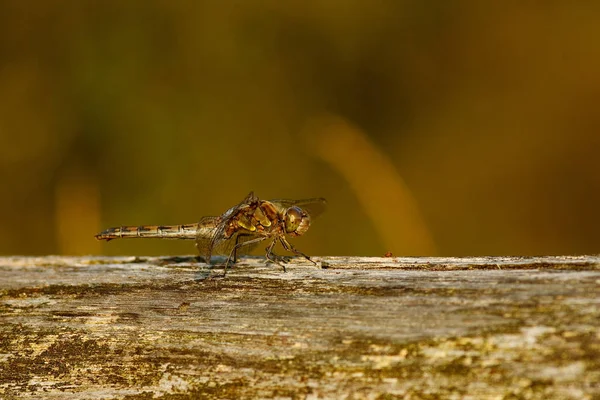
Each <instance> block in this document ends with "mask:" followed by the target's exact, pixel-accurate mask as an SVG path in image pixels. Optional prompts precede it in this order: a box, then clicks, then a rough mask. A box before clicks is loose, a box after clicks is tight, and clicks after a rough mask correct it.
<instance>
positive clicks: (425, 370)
mask: <svg viewBox="0 0 600 400" xmlns="http://www.w3.org/2000/svg"><path fill="white" fill-rule="evenodd" d="M317 260H318V261H319V265H321V266H322V268H315V266H314V265H313V264H311V263H309V262H307V261H306V260H301V259H296V258H294V259H292V260H291V262H290V263H289V264H288V268H287V271H288V272H285V273H284V272H282V271H281V269H280V268H279V267H277V266H275V265H270V264H265V261H264V258H244V259H242V260H241V261H240V262H239V263H238V264H237V265H236V266H235V267H234V268H233V269H232V270H231V271H230V272H229V273H228V275H227V277H226V278H224V279H223V278H220V273H221V270H220V268H219V265H218V262H219V260H216V261H217V263H216V264H214V265H211V266H208V265H206V264H204V263H202V262H201V261H199V260H198V259H196V258H195V257H0V320H1V322H2V323H1V324H0V398H3V399H11V398H22V397H29V398H61V399H62V398H64V399H76V398H115V399H125V398H127V399H136V398H139V399H146V398H148V399H149V398H198V397H202V398H215V399H220V398H231V399H233V398H236V399H237V398H273V397H278V398H365V399H367V398H368V399H371V398H382V399H384V398H440V399H441V398H468V397H470V398H499V399H502V398H527V399H571V398H572V399H588V398H589V399H592V398H598V397H600V383H599V382H600V322H599V321H600V307H599V306H600V257H596V256H582V257H536V258H527V257H471V258H418V257H415V258H393V257H392V258H364V257H359V258H353V257H325V258H317ZM221 261H222V260H221Z"/></svg>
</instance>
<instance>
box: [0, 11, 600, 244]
mask: <svg viewBox="0 0 600 400" xmlns="http://www.w3.org/2000/svg"><path fill="white" fill-rule="evenodd" d="M599 71H600V2H516V1H515V2H511V1H508V2H497V3H496V2H479V1H474V0H473V1H462V2H447V1H442V0H439V1H416V0H395V1H386V0H374V1H358V0H329V1H295V0H290V1H281V0H259V1H252V2H250V1H240V0H231V1H195V0H189V1H185V0H178V1H158V0H157V1H151V0H139V1H136V0H129V1H108V0H106V1H94V0H89V1H75V0H72V1H69V0H61V1H59V0H55V1H37V2H33V1H23V0H1V1H0V192H1V195H0V254H74V255H79V254H111V255H116V254H126V255H129V254H132V255H160V254H165V255H168V254H193V253H194V251H195V249H194V246H193V244H192V243H191V242H186V241H160V240H159V241H152V240H140V241H137V240H131V241H120V240H116V241H113V242H111V243H100V242H97V241H96V240H95V239H94V238H93V235H94V234H95V233H97V232H99V231H100V230H102V229H105V228H108V227H110V226H118V225H139V224H176V223H191V222H196V221H198V220H199V218H200V217H202V216H204V215H218V214H220V213H222V212H223V211H225V210H226V209H227V208H229V207H231V206H233V205H235V204H236V203H237V202H239V201H241V200H242V199H243V198H244V197H245V196H246V194H247V193H248V192H249V191H250V190H254V191H255V192H256V194H257V195H258V196H260V197H261V198H264V199H270V198H307V197H320V196H322V197H326V198H327V199H328V201H329V209H328V211H327V212H326V213H325V214H324V215H323V216H321V217H320V218H319V219H317V220H316V221H315V222H314V223H313V225H312V227H311V229H310V230H309V231H308V233H307V234H306V235H305V236H304V237H301V238H298V239H295V240H294V243H295V244H296V246H297V247H298V248H299V249H301V250H302V251H304V252H306V253H308V254H311V255H369V256H370V255H376V256H381V255H383V254H384V253H385V252H388V251H390V252H392V253H393V254H394V255H483V254H490V255H508V254H510V255H533V254H580V253H598V252H599V249H600V246H599V244H600V229H599V227H600V208H599V207H598V205H599V204H600V165H599V164H600V163H599V158H598V157H599V153H600V112H599V105H600V72H599Z"/></svg>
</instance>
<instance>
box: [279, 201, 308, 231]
mask: <svg viewBox="0 0 600 400" xmlns="http://www.w3.org/2000/svg"><path fill="white" fill-rule="evenodd" d="M284 223H285V233H287V234H288V235H294V236H301V235H303V234H304V232H306V231H307V230H308V227H309V226H310V215H308V214H307V213H306V212H305V211H303V210H302V209H301V208H300V207H296V206H293V207H290V208H288V209H287V210H286V211H285V218H284Z"/></svg>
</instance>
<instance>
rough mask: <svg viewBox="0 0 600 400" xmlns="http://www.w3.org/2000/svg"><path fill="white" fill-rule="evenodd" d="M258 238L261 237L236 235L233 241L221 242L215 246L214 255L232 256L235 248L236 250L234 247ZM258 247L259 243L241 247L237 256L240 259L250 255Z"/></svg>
mask: <svg viewBox="0 0 600 400" xmlns="http://www.w3.org/2000/svg"><path fill="white" fill-rule="evenodd" d="M257 237H259V235H251V234H244V233H241V234H235V235H233V237H231V239H227V240H221V241H219V242H218V243H217V244H216V245H215V247H214V248H213V251H212V254H213V255H223V256H229V254H231V251H232V250H233V248H234V246H235V245H236V244H240V243H244V242H248V241H250V240H252V239H255V238H257ZM258 245H259V243H258V242H257V243H252V244H249V245H247V246H244V245H241V246H240V247H238V249H237V250H236V254H237V256H238V257H239V256H241V255H245V254H249V253H250V252H252V250H254V249H255V248H256V247H257V246H258Z"/></svg>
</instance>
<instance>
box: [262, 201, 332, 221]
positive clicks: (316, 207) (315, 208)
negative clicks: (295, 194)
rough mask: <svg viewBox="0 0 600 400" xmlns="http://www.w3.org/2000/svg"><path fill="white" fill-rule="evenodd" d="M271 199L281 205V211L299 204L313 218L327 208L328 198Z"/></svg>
mask: <svg viewBox="0 0 600 400" xmlns="http://www.w3.org/2000/svg"><path fill="white" fill-rule="evenodd" d="M269 201H270V202H271V203H273V204H275V205H277V206H279V207H281V208H282V210H281V211H284V209H286V208H290V207H293V206H298V207H300V208H302V209H303V210H304V211H306V212H307V213H308V215H310V217H311V218H312V219H315V218H317V217H318V216H319V215H321V214H323V212H325V210H327V200H325V199H324V198H322V197H316V198H313V199H303V200H289V199H275V200H269Z"/></svg>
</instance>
